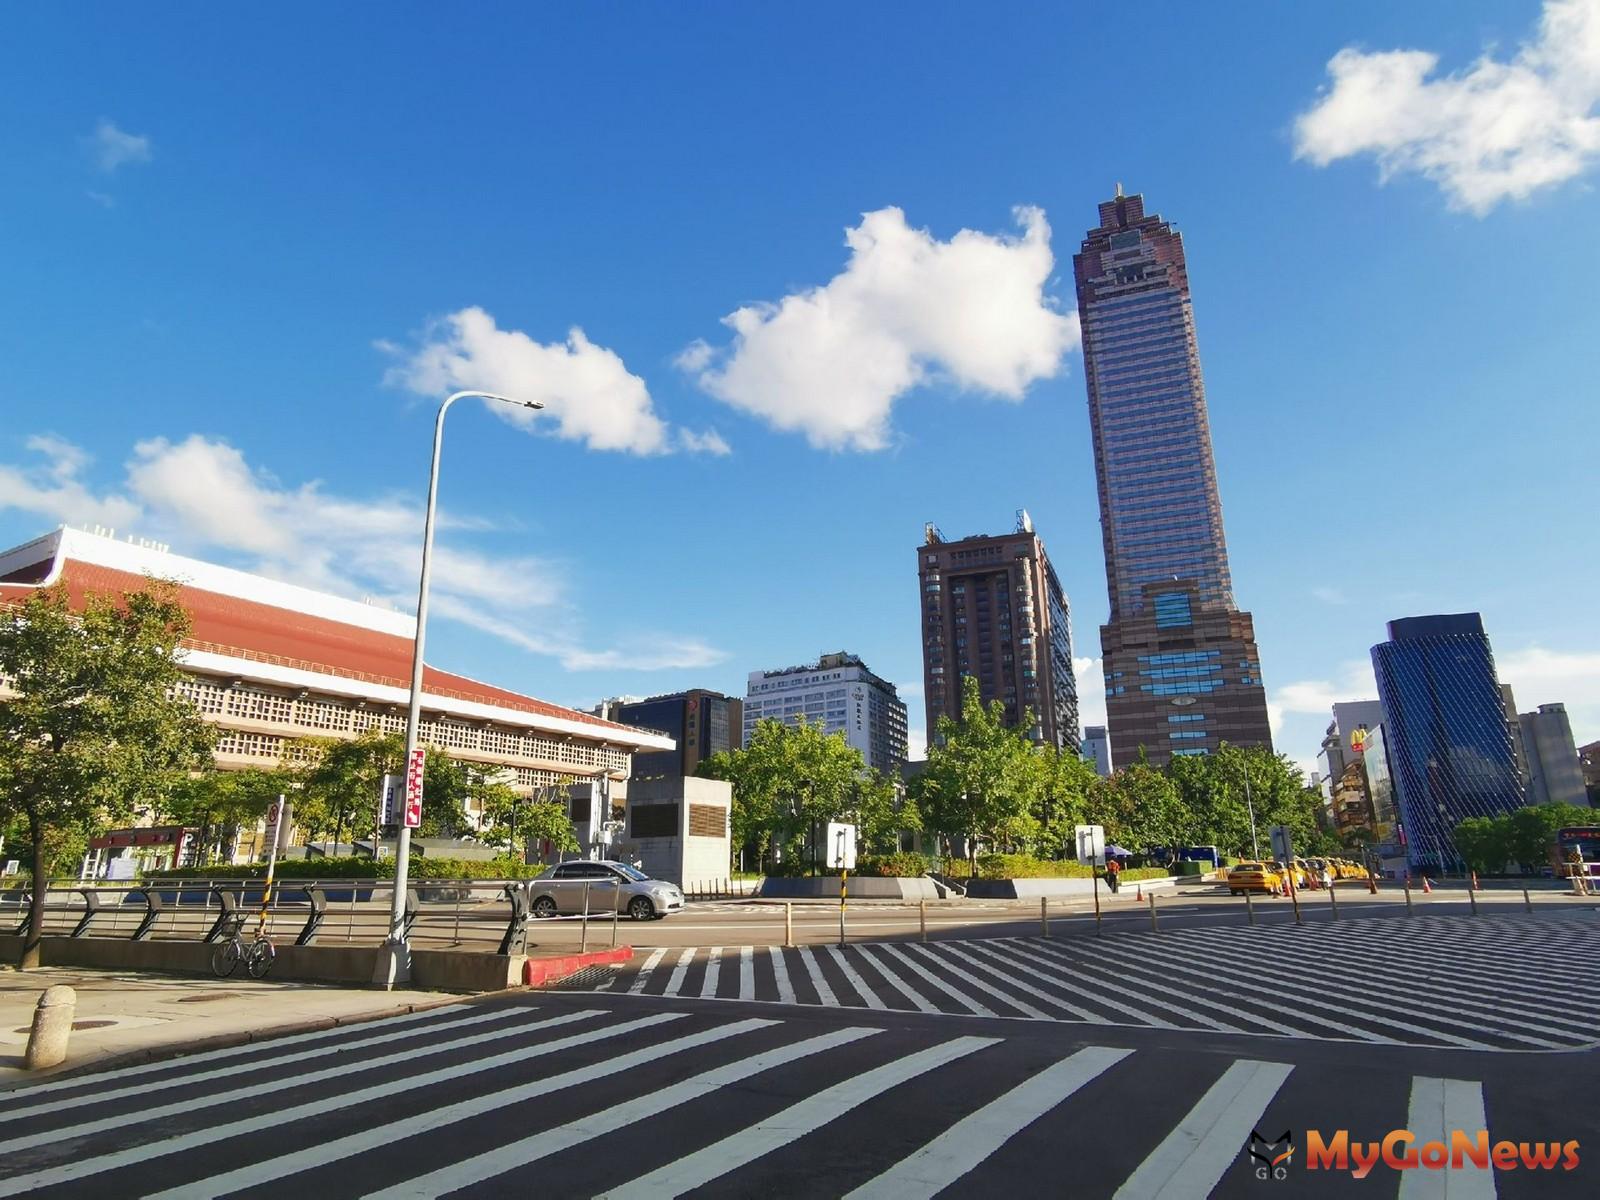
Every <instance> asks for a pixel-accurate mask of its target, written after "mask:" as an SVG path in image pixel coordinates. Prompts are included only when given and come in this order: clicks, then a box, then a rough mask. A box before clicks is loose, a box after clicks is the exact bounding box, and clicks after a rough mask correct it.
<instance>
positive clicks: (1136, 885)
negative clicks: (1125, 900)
mask: <svg viewBox="0 0 1600 1200" xmlns="http://www.w3.org/2000/svg"><path fill="white" fill-rule="evenodd" d="M1133 898H1134V899H1135V900H1137V901H1139V902H1140V903H1141V904H1142V903H1144V884H1143V883H1141V882H1139V881H1138V880H1137V879H1136V880H1134V881H1133Z"/></svg>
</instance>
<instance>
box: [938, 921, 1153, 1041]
mask: <svg viewBox="0 0 1600 1200" xmlns="http://www.w3.org/2000/svg"><path fill="white" fill-rule="evenodd" d="M968 949H969V950H974V951H978V952H979V953H982V954H987V955H989V956H991V957H996V956H998V957H999V958H1000V959H1001V960H1002V961H1009V962H1015V963H1019V964H1021V963H1038V964H1040V965H1041V967H1042V966H1043V965H1044V964H1059V965H1061V966H1062V967H1069V966H1070V967H1080V966H1081V965H1082V964H1080V963H1077V962H1073V961H1071V960H1068V959H1063V958H1058V957H1056V956H1054V955H1048V954H1046V955H1035V956H1034V957H1032V958H1030V957H1029V954H1028V949H1029V948H1028V947H1027V946H1026V945H1025V944H1023V943H1019V942H1014V941H1011V940H1009V939H1004V938H1002V939H996V940H995V941H993V942H991V943H985V944H983V945H982V946H980V945H979V944H978V943H977V942H973V943H970V944H969V946H968ZM1040 976H1041V978H1044V979H1047V980H1048V981H1049V983H1050V986H1051V987H1057V988H1060V989H1062V990H1063V991H1066V992H1071V993H1072V994H1073V995H1074V996H1078V997H1081V998H1082V999H1084V1000H1087V1001H1089V1002H1090V1003H1091V1004H1097V1005H1099V1006H1101V1007H1102V1008H1108V1009H1110V1010H1111V1011H1112V1012H1116V1013H1121V1014H1122V1015H1123V1016H1125V1017H1131V1018H1132V1019H1133V1020H1134V1021H1135V1022H1137V1023H1138V1024H1140V1025H1153V1026H1155V1027H1156V1028H1158V1029H1175V1028H1177V1026H1175V1025H1173V1023H1172V1022H1171V1021H1169V1020H1167V1019H1166V1018H1165V1017H1162V1016H1159V1015H1158V1014H1155V1013H1151V1012H1147V1011H1145V1010H1144V1009H1140V1008H1134V1007H1133V1006H1132V1005H1129V1004H1124V1003H1123V1002H1122V1001H1120V1000H1118V999H1116V998H1115V997H1114V996H1110V995H1107V994H1106V989H1105V988H1101V989H1100V991H1098V992H1096V991H1091V990H1090V989H1089V988H1086V987H1082V986H1080V985H1078V984H1076V983H1074V982H1073V981H1072V980H1071V979H1070V978H1068V977H1067V975H1066V972H1065V970H1061V971H1057V972H1055V973H1054V974H1047V973H1045V972H1043V971H1042V970H1040ZM1085 1019H1086V1020H1089V1021H1099V1020H1102V1017H1101V1016H1100V1015H1098V1014H1095V1013H1090V1014H1087V1015H1086V1017H1085Z"/></svg>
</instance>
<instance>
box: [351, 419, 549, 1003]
mask: <svg viewBox="0 0 1600 1200" xmlns="http://www.w3.org/2000/svg"><path fill="white" fill-rule="evenodd" d="M467 396H476V397H478V398H479V399H482V400H498V401H500V402H501V403H502V404H515V405H518V406H519V407H521V408H533V409H539V408H543V407H544V405H543V404H540V403H539V402H538V401H537V400H513V399H511V398H510V397H509V396H499V395H496V394H495V393H494V392H478V391H466V392H456V393H454V394H453V395H450V396H447V397H445V401H444V403H443V404H441V405H439V415H438V417H436V418H435V419H434V422H433V464H432V466H431V467H430V468H429V470H428V507H427V511H426V513H425V514H424V516H423V520H422V578H421V580H420V582H419V583H418V585H417V635H416V638H415V639H414V641H413V643H412V647H411V704H410V707H409V708H408V709H407V710H406V754H405V758H404V759H403V760H402V761H403V762H404V763H405V764H406V769H407V770H408V771H409V770H410V767H411V755H412V753H413V752H414V751H415V750H416V748H417V733H418V730H419V727H420V726H421V723H422V645H423V638H424V636H425V634H426V633H427V628H428V577H429V575H430V574H431V572H432V568H433V517H434V510H435V508H436V507H437V505H438V499H439V451H440V448H441V447H442V446H443V445H444V415H445V413H447V412H449V411H450V406H451V405H452V404H454V403H455V402H456V401H457V400H460V399H463V398H464V397H467ZM374 853H376V847H374ZM410 856H411V827H410V826H409V825H407V824H406V823H405V821H404V820H402V821H401V822H400V841H399V845H397V846H396V847H395V852H394V899H393V903H392V904H391V905H390V906H389V937H388V940H387V941H385V942H384V944H383V949H382V950H380V951H379V952H378V965H377V969H376V970H375V971H374V972H373V975H372V982H373V983H375V984H381V985H382V986H383V987H385V988H391V987H393V986H394V985H395V984H397V983H410V982H411V946H410V944H409V943H408V942H407V941H406V875H407V873H408V869H409V867H410Z"/></svg>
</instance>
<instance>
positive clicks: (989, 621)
mask: <svg viewBox="0 0 1600 1200" xmlns="http://www.w3.org/2000/svg"><path fill="white" fill-rule="evenodd" d="M917 577H918V582H919V583H920V584H921V587H922V694H923V697H924V699H925V701H926V703H927V712H928V737H929V739H930V740H931V739H932V738H933V737H934V734H935V730H936V729H937V727H938V720H939V718H940V717H941V716H945V715H949V716H952V717H958V716H960V715H961V686H962V685H961V679H962V677H963V676H965V675H971V676H973V677H974V678H975V679H977V681H978V688H979V691H980V692H981V694H982V696H983V700H984V703H985V704H987V703H989V702H990V701H991V700H999V701H1000V702H1001V703H1002V704H1003V705H1004V706H1005V714H1006V720H1007V721H1008V722H1009V723H1011V724H1013V725H1015V724H1019V723H1020V722H1021V721H1022V715H1023V713H1024V712H1031V713H1032V714H1033V723H1032V725H1031V726H1030V728H1029V735H1030V736H1031V737H1032V738H1033V740H1034V741H1036V742H1042V743H1048V744H1050V745H1053V746H1057V747H1060V748H1062V749H1065V750H1070V751H1071V752H1072V753H1074V754H1076V753H1077V752H1078V745H1079V735H1078V685H1077V680H1076V679H1075V678H1074V677H1073V673H1072V620H1071V613H1070V610H1069V608H1068V606H1067V594H1066V592H1064V591H1063V590H1062V588H1061V582H1060V581H1059V580H1058V579H1057V578H1056V573H1055V570H1054V569H1053V568H1052V567H1051V566H1050V559H1049V557H1048V556H1046V554H1045V552H1044V543H1043V542H1042V541H1040V540H1039V536H1038V535H1037V534H1036V533H1034V531H1033V523H1032V522H1031V521H1030V520H1029V519H1028V514H1027V513H1026V512H1022V513H1018V514H1017V529H1016V532H1015V533H1005V534H999V535H997V536H995V537H969V538H963V539H961V540H960V541H958V542H947V541H945V540H944V537H943V536H942V535H941V534H940V533H939V531H938V529H937V528H935V527H934V526H932V525H929V526H928V529H927V535H926V537H925V539H924V542H923V545H921V546H919V547H918V548H917Z"/></svg>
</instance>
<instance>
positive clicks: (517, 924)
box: [497, 883, 531, 955]
mask: <svg viewBox="0 0 1600 1200" xmlns="http://www.w3.org/2000/svg"><path fill="white" fill-rule="evenodd" d="M505 893H506V899H507V900H509V901H511V919H510V920H509V921H508V922H507V923H506V932H505V936H504V937H502V938H501V939H500V949H499V951H498V952H497V953H499V954H503V955H504V954H525V953H526V952H527V949H528V918H529V916H530V915H531V914H530V912H529V908H528V885H527V884H526V883H508V884H506V887H505Z"/></svg>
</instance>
